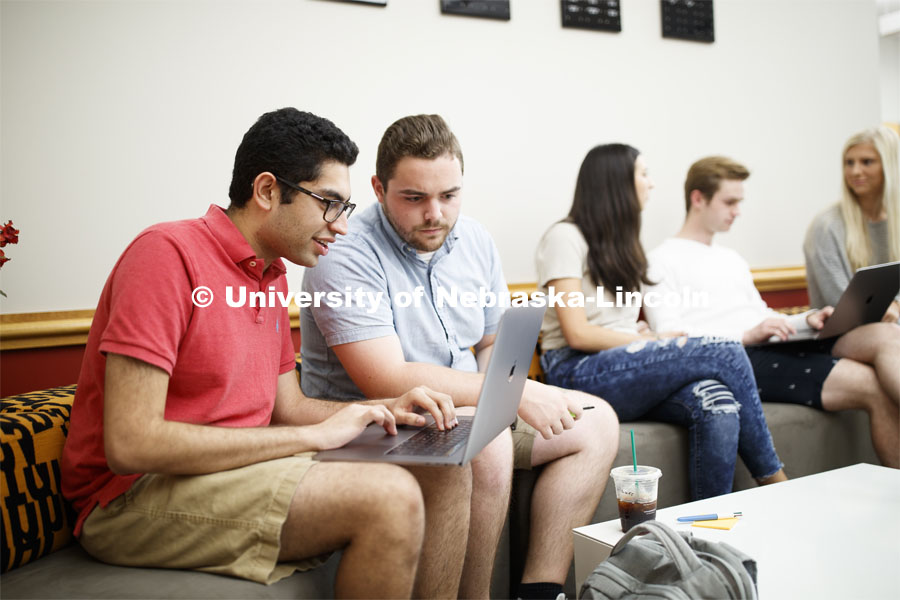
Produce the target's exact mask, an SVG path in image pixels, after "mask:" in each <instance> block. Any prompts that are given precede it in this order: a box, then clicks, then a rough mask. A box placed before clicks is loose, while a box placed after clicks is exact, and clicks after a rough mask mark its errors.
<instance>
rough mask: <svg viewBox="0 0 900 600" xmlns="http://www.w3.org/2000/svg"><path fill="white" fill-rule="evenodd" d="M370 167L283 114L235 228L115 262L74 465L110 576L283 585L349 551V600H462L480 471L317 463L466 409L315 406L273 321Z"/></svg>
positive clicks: (260, 137) (184, 237) (68, 488)
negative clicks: (372, 437) (164, 573)
mask: <svg viewBox="0 0 900 600" xmlns="http://www.w3.org/2000/svg"><path fill="white" fill-rule="evenodd" d="M357 152H358V150H357V147H356V145H355V144H354V143H353V142H352V141H351V140H350V139H349V138H348V137H347V136H346V135H345V134H344V133H343V132H342V131H341V130H340V129H338V128H337V127H336V126H335V125H334V124H333V123H331V122H330V121H328V120H326V119H323V118H321V117H317V116H315V115H312V114H309V113H304V112H300V111H297V110H296V109H292V108H285V109H281V110H278V111H274V112H270V113H267V114H265V115H263V116H262V117H260V119H259V120H258V121H257V122H256V123H255V124H254V125H253V126H252V127H251V128H250V130H249V131H248V132H247V133H246V134H245V135H244V139H243V141H242V142H241V145H240V147H239V148H238V150H237V154H236V156H235V164H234V173H233V178H232V182H231V188H230V191H229V196H230V200H231V202H230V205H229V207H228V209H227V210H223V209H221V208H219V207H218V206H215V205H213V206H211V207H210V208H209V210H208V211H207V213H206V215H204V216H203V217H201V218H200V219H193V220H187V221H177V222H172V223H162V224H159V225H154V226H152V227H150V228H148V229H146V230H145V231H143V232H142V233H140V234H139V235H138V237H137V238H136V239H135V240H134V241H133V242H132V243H131V244H130V245H129V246H128V248H127V249H126V250H125V252H124V253H123V254H122V256H121V257H120V258H119V261H118V262H117V263H116V265H115V267H114V268H113V271H112V273H111V274H110V276H109V279H108V280H107V282H106V285H105V287H104V289H103V292H102V295H101V297H100V302H99V304H98V306H97V310H96V313H95V316H94V321H93V324H92V326H91V332H90V336H89V338H88V343H87V348H86V351H85V357H84V362H83V365H82V370H81V375H80V377H79V380H78V390H77V392H76V397H75V403H74V406H73V409H72V418H71V425H70V429H69V435H68V439H67V442H66V446H65V450H64V453H63V472H62V487H63V493H64V494H65V495H66V497H67V498H68V499H69V500H71V501H72V503H73V505H74V506H75V509H76V510H77V511H78V520H77V523H76V527H75V533H76V535H77V536H78V537H79V541H80V542H81V544H82V546H84V548H85V549H86V550H87V551H88V552H89V553H90V554H92V555H93V556H95V557H96V558H98V559H99V560H102V561H104V562H109V563H115V564H122V565H136V566H153V567H167V568H185V569H198V570H203V571H209V572H214V573H224V574H229V575H234V576H237V577H243V578H247V579H251V580H254V581H259V582H265V583H271V582H273V581H276V580H278V579H280V578H283V577H285V576H287V575H289V574H291V573H292V572H293V571H295V570H297V569H308V568H313V567H315V566H316V565H318V564H320V563H321V562H322V559H323V555H327V553H329V552H331V551H334V550H339V549H342V550H343V556H342V565H341V568H340V570H339V572H338V577H337V581H336V582H335V592H336V594H337V595H338V596H357V597H358V596H369V597H375V596H384V597H403V596H409V595H410V594H412V593H415V594H416V595H417V596H451V595H453V596H455V595H456V585H458V582H459V574H460V572H461V571H462V564H463V559H464V551H465V545H466V535H465V534H466V531H467V529H468V514H469V496H470V490H471V472H470V470H469V469H468V468H467V467H442V468H440V469H437V468H426V467H423V468H417V469H404V468H402V467H397V466H394V465H387V464H367V465H364V466H362V465H359V464H352V463H316V462H314V461H313V460H312V458H311V457H312V454H313V452H314V451H317V450H322V449H328V448H335V447H339V446H341V445H343V444H345V443H346V442H348V441H349V440H351V439H353V438H354V437H356V435H358V434H359V433H360V432H361V431H362V430H363V428H365V427H366V425H368V424H369V423H372V422H375V423H378V424H379V425H381V426H383V427H384V428H385V430H387V431H388V432H390V433H395V432H396V425H397V423H408V424H419V423H420V422H421V421H422V420H423V419H422V417H421V416H419V415H417V414H415V413H414V412H413V411H412V409H413V408H414V407H420V408H424V409H425V410H428V411H429V412H430V413H431V414H433V415H434V416H435V419H436V420H438V421H439V422H443V423H445V425H446V426H453V425H454V419H455V413H454V409H453V404H452V402H451V401H450V398H449V397H448V396H445V395H443V394H439V393H436V392H433V391H431V390H429V389H427V388H424V387H419V388H415V389H413V390H411V391H409V392H408V393H406V394H405V395H403V396H401V397H399V398H393V399H389V400H381V401H374V402H361V403H356V404H352V405H350V406H346V408H342V406H344V405H342V404H339V403H334V402H328V401H320V400H314V399H310V398H307V397H305V396H303V394H302V392H301V391H300V389H299V386H298V385H297V380H296V376H295V374H294V349H293V345H292V343H291V337H290V322H289V320H288V312H287V308H286V307H284V306H282V303H281V302H275V303H274V305H272V304H270V303H269V298H278V295H279V294H280V295H281V297H282V298H283V297H287V292H288V290H287V281H286V279H285V276H284V273H285V268H284V263H283V262H282V260H281V259H282V258H286V259H287V260H289V261H291V262H293V263H296V264H299V265H304V266H306V267H313V266H315V264H316V262H317V261H318V257H319V256H324V255H325V254H327V253H328V244H329V243H330V242H332V241H334V240H335V239H336V236H337V235H344V234H346V232H347V218H348V217H349V216H350V212H351V211H352V210H353V205H352V204H350V203H349V202H348V199H349V197H350V183H349V166H350V165H352V164H353V163H354V162H355V160H356V155H357ZM259 292H263V294H262V295H260V294H259ZM254 293H256V294H255V295H254ZM242 296H243V298H244V302H243V303H239V302H236V301H235V300H236V299H237V300H239V299H240V298H241V297H242ZM250 298H253V299H254V300H255V301H254V302H250ZM263 299H264V300H263ZM236 304H240V305H239V306H236ZM338 409H340V410H338ZM426 521H427V527H426ZM414 586H415V588H414Z"/></svg>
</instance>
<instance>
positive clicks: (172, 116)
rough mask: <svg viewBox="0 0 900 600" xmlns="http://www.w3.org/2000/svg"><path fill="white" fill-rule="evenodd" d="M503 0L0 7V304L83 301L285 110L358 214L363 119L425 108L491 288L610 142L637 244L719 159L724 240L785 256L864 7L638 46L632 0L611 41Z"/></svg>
mask: <svg viewBox="0 0 900 600" xmlns="http://www.w3.org/2000/svg"><path fill="white" fill-rule="evenodd" d="M511 4H512V20H511V21H509V22H499V21H491V20H482V19H472V18H464V17H453V16H442V15H441V14H440V11H439V2H438V0H389V3H388V6H387V7H386V8H379V7H373V6H366V5H363V4H351V3H341V2H332V1H328V0H285V1H275V0H272V1H258V2H249V1H242V2H226V1H202V0H182V1H164V0H158V1H149V2H145V1H137V0H133V1H128V0H120V1H70V2H50V1H41V2H17V1H10V0H4V1H3V2H2V12H0V21H2V30H0V33H2V35H0V37H2V42H0V43H2V47H0V51H2V92H0V93H2V95H0V107H2V115H0V117H2V118H0V136H2V138H0V150H2V163H0V164H2V173H0V175H2V177H0V179H2V181H0V218H2V219H3V221H4V222H5V221H6V220H7V219H13V221H14V222H15V225H16V226H17V227H19V228H20V229H21V232H22V233H21V242H20V243H19V244H18V245H17V246H7V248H6V249H5V250H6V251H7V255H8V256H10V257H12V262H9V263H7V264H6V265H5V266H4V267H3V270H2V284H0V288H2V289H3V290H4V291H5V292H6V293H7V294H8V295H9V298H8V299H4V300H2V312H5V313H16V312H31V311H43V310H64V309H77V308H92V307H93V306H94V305H95V304H96V300H97V297H98V295H99V293H100V290H101V288H102V285H103V283H104V281H105V279H106V276H107V274H108V272H109V270H110V268H111V267H112V265H113V263H114V262H115V260H116V258H117V256H118V255H119V253H120V252H121V251H122V249H123V248H124V247H125V246H126V244H127V243H128V242H129V241H130V240H131V239H132V238H133V236H134V235H135V234H136V233H137V232H138V231H140V230H141V229H143V228H144V227H145V226H147V225H149V224H151V223H154V222H157V221H161V220H171V219H181V218H189V217H195V216H199V215H200V214H202V213H203V212H204V211H205V209H206V207H207V205H208V204H210V203H218V204H221V205H227V189H228V184H229V180H230V174H231V166H232V160H233V156H234V151H235V149H236V147H237V145H238V143H239V141H240V139H241V136H242V135H243V133H244V131H245V130H246V129H247V128H248V127H249V126H250V125H251V124H252V122H253V121H254V120H255V119H256V117H258V116H259V115H260V114H261V113H263V112H265V111H267V110H271V109H273V108H278V107H281V106H285V105H294V106H297V107H299V108H302V109H305V110H310V111H312V112H315V113H318V114H321V115H324V116H327V117H329V118H331V119H332V120H334V121H335V122H336V123H337V124H338V125H339V126H341V127H342V128H343V129H344V130H345V131H347V132H348V133H349V134H350V135H351V137H353V138H354V139H355V140H356V141H357V143H358V144H359V145H360V147H361V149H362V152H361V153H360V157H359V162H358V163H357V166H356V167H354V168H353V169H352V185H353V190H354V192H353V198H354V200H355V201H356V202H358V203H360V204H362V205H366V204H369V203H370V202H372V195H371V192H370V189H369V186H368V179H369V177H370V175H371V173H372V172H373V170H374V150H375V147H376V145H377V143H378V140H379V138H380V135H381V133H382V132H383V130H384V129H385V127H387V125H389V124H390V123H391V122H392V121H393V120H394V119H396V118H398V117H401V116H403V115H406V114H412V113H420V112H438V113H441V114H443V115H444V116H445V117H446V118H447V120H448V121H449V122H450V124H451V126H453V128H454V129H455V131H456V133H457V136H458V137H459V138H460V141H461V142H462V145H463V149H464V152H465V157H466V166H467V169H466V199H465V201H464V211H465V212H467V213H468V214H470V215H473V216H474V217H476V218H478V219H480V220H481V221H482V222H484V223H485V224H486V225H487V227H488V228H489V229H490V230H491V231H492V232H493V234H494V236H495V238H496V240H497V243H498V245H499V247H500V251H501V254H502V257H503V260H504V264H505V268H506V275H507V279H508V280H509V281H511V282H523V281H533V280H534V278H535V274H534V268H533V264H532V254H533V250H534V246H535V243H536V240H537V238H538V236H539V235H540V234H541V233H542V231H543V230H544V229H545V228H546V227H547V226H548V224H549V223H551V222H552V221H554V220H556V219H559V218H561V217H562V216H564V215H565V214H566V212H567V211H568V208H569V204H570V202H571V194H572V189H573V185H574V179H575V175H576V173H577V170H578V167H579V164H580V162H581V159H582V158H583V156H584V154H585V152H586V151H587V150H588V149H589V148H591V147H592V146H593V145H595V144H598V143H603V142H610V141H624V142H627V143H631V144H632V145H635V146H636V147H638V148H640V149H641V150H642V151H643V152H644V154H645V156H646V159H647V161H648V163H649V165H650V168H651V174H652V176H653V177H654V179H655V180H656V185H657V187H656V190H655V192H654V198H653V200H652V201H651V204H650V206H649V208H648V210H647V212H646V213H645V227H644V241H645V244H647V245H648V246H653V245H655V244H656V243H658V242H659V241H661V240H662V239H663V237H665V236H666V235H668V234H670V233H672V232H673V231H674V230H675V229H676V228H677V227H678V226H679V224H680V222H681V219H682V215H683V208H682V199H681V195H682V194H681V191H680V187H681V182H682V178H683V176H684V173H685V171H686V169H687V167H688V166H689V164H690V163H691V162H693V161H694V160H695V159H697V158H699V157H700V156H703V155H706V154H710V153H727V154H730V155H733V156H734V157H736V158H738V159H740V160H742V161H744V162H746V163H747V164H748V165H749V166H750V167H751V169H752V170H753V172H754V174H753V177H752V178H751V179H750V180H749V182H748V198H747V202H746V206H745V209H744V216H743V218H742V220H741V221H739V223H738V225H737V226H736V227H737V230H736V231H734V232H733V233H731V234H729V235H728V236H727V237H726V238H725V240H724V241H725V243H728V244H730V245H732V246H734V247H736V248H737V249H738V250H739V251H740V252H742V253H743V254H744V255H745V256H746V257H747V258H748V260H749V262H750V263H751V265H752V266H754V267H763V266H778V265H792V264H800V263H802V254H801V252H800V240H801V238H802V235H803V231H804V229H805V227H806V224H807V223H808V222H809V220H810V218H811V216H812V214H813V213H814V212H816V211H818V210H820V209H821V208H822V207H824V206H825V205H826V204H828V203H830V202H831V201H833V200H834V199H836V195H837V190H838V183H839V161H840V158H839V156H838V153H839V151H840V147H841V145H842V143H843V141H844V139H845V138H846V137H847V136H848V135H849V134H851V133H853V132H854V131H856V130H858V129H862V128H864V127H867V126H870V125H873V124H876V123H877V122H878V121H879V115H880V94H879V77H880V74H879V67H878V64H879V56H878V52H879V50H878V35H877V24H876V13H875V2H874V0H716V2H715V25H716V42H715V43H714V44H711V45H710V44H699V43H690V42H683V41H675V40H669V39H662V38H661V36H660V24H659V10H660V8H659V2H656V1H655V0H653V1H651V0H624V1H623V3H622V4H623V7H622V23H623V31H622V33H620V34H612V33H599V32H591V31H578V30H571V29H565V30H564V29H562V28H561V27H560V15H559V12H560V8H559V3H558V2H556V1H555V0H513V1H512V2H511ZM351 226H352V221H351ZM300 273H301V271H300V269H294V270H292V271H291V272H290V278H291V282H290V285H291V288H292V289H297V288H298V287H299V282H300Z"/></svg>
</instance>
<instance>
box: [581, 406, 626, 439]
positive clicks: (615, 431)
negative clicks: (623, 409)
mask: <svg viewBox="0 0 900 600" xmlns="http://www.w3.org/2000/svg"><path fill="white" fill-rule="evenodd" d="M582 419H585V420H586V424H589V425H590V430H591V431H593V432H595V434H596V437H597V438H599V440H600V441H602V443H603V445H604V447H609V448H612V449H613V452H616V451H618V448H619V418H618V417H617V416H616V411H614V410H613V408H612V406H610V405H609V404H608V403H607V402H606V401H605V400H601V399H600V398H597V401H596V402H594V408H592V409H591V410H587V411H585V412H584V416H582Z"/></svg>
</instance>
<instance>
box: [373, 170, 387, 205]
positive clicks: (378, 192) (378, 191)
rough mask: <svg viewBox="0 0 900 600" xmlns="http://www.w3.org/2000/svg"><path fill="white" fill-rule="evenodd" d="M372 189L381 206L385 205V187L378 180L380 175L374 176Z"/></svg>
mask: <svg viewBox="0 0 900 600" xmlns="http://www.w3.org/2000/svg"><path fill="white" fill-rule="evenodd" d="M372 189H373V190H374V191H375V197H376V198H378V201H379V202H380V203H381V204H384V185H382V183H381V180H380V179H378V175H372Z"/></svg>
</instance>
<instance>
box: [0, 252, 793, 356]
mask: <svg viewBox="0 0 900 600" xmlns="http://www.w3.org/2000/svg"><path fill="white" fill-rule="evenodd" d="M753 282H754V283H755V284H756V287H757V289H758V290H759V291H760V292H778V291H788V290H803V289H806V269H805V268H804V267H776V268H768V269H754V270H753ZM536 289H537V283H535V282H528V283H511V284H509V291H510V292H533V291H535V290H536ZM288 313H289V315H290V317H291V328H292V329H296V328H297V327H299V326H300V309H299V308H297V306H296V305H293V304H292V305H291V307H290V308H289V309H288ZM93 318H94V311H93V309H89V310H66V311H57V312H36V313H16V314H5V315H0V350H18V349H22V348H51V347H56V346H79V345H82V344H84V343H86V342H87V337H88V331H90V328H91V320H92V319H93Z"/></svg>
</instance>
